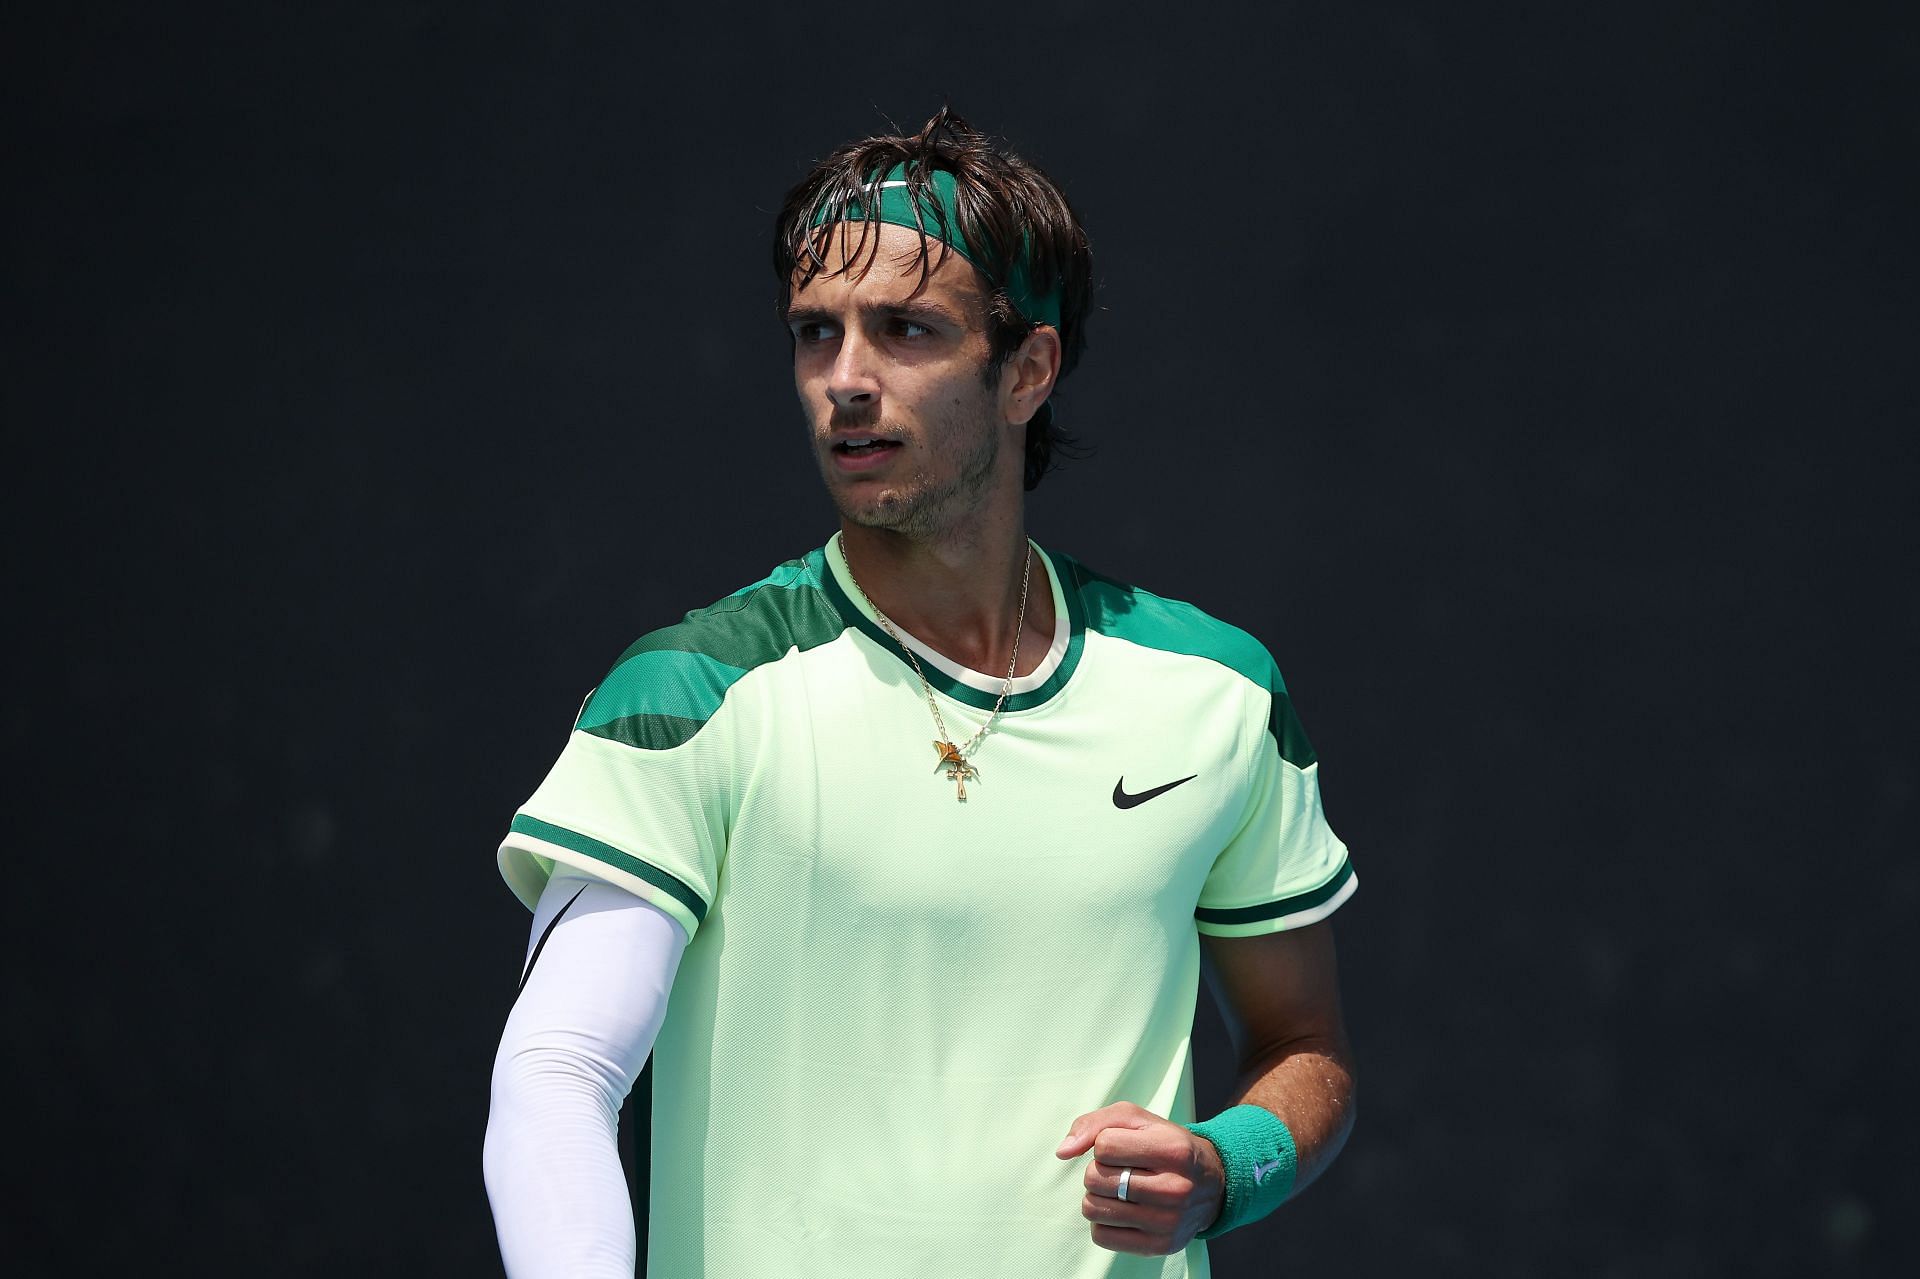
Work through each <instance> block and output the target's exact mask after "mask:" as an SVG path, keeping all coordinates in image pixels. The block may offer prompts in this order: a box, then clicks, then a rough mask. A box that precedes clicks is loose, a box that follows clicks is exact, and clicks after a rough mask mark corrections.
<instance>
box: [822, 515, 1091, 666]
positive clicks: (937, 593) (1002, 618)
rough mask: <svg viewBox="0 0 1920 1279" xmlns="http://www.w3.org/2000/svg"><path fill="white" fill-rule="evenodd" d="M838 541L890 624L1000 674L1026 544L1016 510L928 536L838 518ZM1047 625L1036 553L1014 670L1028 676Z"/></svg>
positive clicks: (1039, 656) (1044, 644) (1043, 577)
mask: <svg viewBox="0 0 1920 1279" xmlns="http://www.w3.org/2000/svg"><path fill="white" fill-rule="evenodd" d="M840 546H841V549H842V550H843V551H844V552H845V553H846V557H847V563H848V565H849V566H851V567H852V569H853V574H854V576H855V577H856V578H858V579H859V582H860V587H861V589H862V590H864V591H865V592H866V593H867V598H868V599H869V600H871V601H872V602H873V606H874V607H875V608H877V609H879V610H880V611H881V612H882V613H885V614H886V615H887V616H888V617H889V618H890V619H892V621H893V624H894V625H895V626H898V627H900V628H901V629H903V630H906V631H908V632H910V633H912V635H913V637H914V638H915V639H917V640H919V641H921V642H922V643H924V644H926V645H928V646H929V647H931V648H933V649H934V651H936V652H938V653H940V654H941V655H942V656H944V657H946V658H948V659H950V660H952V661H955V662H958V663H960V664H961V665H962V666H966V667H969V668H970V669H972V670H976V671H979V672H981V673H982V674H985V675H992V676H1001V675H1005V674H1006V673H1007V662H1008V660H1009V658H1010V657H1011V655H1012V653H1013V638H1014V637H1013V631H1014V622H1015V619H1016V618H1018V617H1019V615H1020V575H1021V571H1022V569H1023V568H1024V567H1025V556H1026V554H1027V549H1028V548H1027V535H1026V529H1025V525H1024V523H1023V521H1022V520H1021V519H1020V518H1019V516H1018V514H1017V513H1016V514H1015V516H1014V517H1013V518H1011V519H1008V520H1004V521H993V522H986V523H982V524H976V525H974V526H973V527H971V528H969V529H968V530H967V531H966V533H965V534H963V535H957V536H949V537H946V538H942V539H937V540H930V541H922V540H919V539H915V538H912V537H909V536H907V535H906V534H903V533H898V532H895V531H893V530H891V529H877V528H868V527H865V526H862V525H858V524H852V523H849V522H847V521H845V520H843V521H841V525H840ZM1053 627H1054V609H1053V588H1052V587H1051V586H1050V585H1049V584H1048V580H1047V570H1046V568H1045V566H1044V565H1043V564H1042V563H1041V562H1040V557H1039V556H1038V555H1037V554H1036V555H1035V556H1034V563H1033V565H1032V568H1031V572H1030V574H1029V584H1028V588H1027V607H1026V623H1025V626H1024V627H1023V628H1022V633H1021V637H1020V660H1019V664H1018V666H1017V667H1016V668H1015V671H1014V673H1015V674H1016V675H1025V674H1028V673H1029V672H1031V671H1032V670H1033V669H1034V668H1035V667H1037V666H1038V665H1039V664H1040V662H1041V661H1042V660H1043V659H1044V658H1045V657H1046V654H1047V649H1048V646H1049V645H1050V644H1051V643H1052V642H1053Z"/></svg>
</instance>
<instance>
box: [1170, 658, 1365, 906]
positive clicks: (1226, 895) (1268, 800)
mask: <svg viewBox="0 0 1920 1279" xmlns="http://www.w3.org/2000/svg"><path fill="white" fill-rule="evenodd" d="M1274 682H1275V684H1276V685H1277V686H1278V679H1277V678H1276V679H1275V681H1274ZM1272 697H1273V704H1272V706H1271V709H1270V712H1269V713H1268V714H1266V715H1263V716H1262V719H1264V720H1265V721H1266V722H1265V723H1263V724H1261V725H1260V726H1259V728H1258V730H1257V731H1258V734H1259V736H1258V738H1257V739H1256V742H1255V745H1254V748H1253V754H1254V759H1253V766H1252V771H1251V777H1250V780H1249V784H1248V790H1247V808H1246V813H1245V815H1244V817H1243V818H1242V820H1241V823H1240V826H1239V828H1238V829H1237V830H1236V831H1235V832H1234V836H1233V839H1232V840H1231V841H1230V842H1229V843H1228V844H1227V846H1226V848H1224V849H1223V850H1221V852H1220V855H1219V856H1218V857H1217V858H1215V859H1214V863H1213V869H1212V871H1211V872H1210V873H1209V874H1208V876H1207V880H1206V883H1205V884H1204V885H1203V886H1202V887H1201V890H1200V901H1199V905H1198V907H1197V908H1196V909H1195V911H1194V923H1195V926H1196V927H1198V928H1199V930H1200V931H1201V932H1202V933H1205V934H1208V935H1209V936H1214V937H1253V936H1258V935H1260V934H1262V933H1277V932H1281V931H1283V930H1285V929H1289V928H1303V927H1305V926H1306V925H1308V924H1312V923H1317V922H1319V921H1320V920H1322V919H1325V918H1326V917H1327V916H1329V915H1331V914H1333V912H1334V911H1336V910H1338V909H1339V908H1340V906H1341V904H1342V903H1343V902H1345V901H1346V900H1347V898H1349V897H1351V896H1353V893H1354V889H1355V888H1356V887H1358V884H1359V881H1358V879H1356V878H1355V876H1354V873H1353V865H1352V863H1351V862H1350V861H1349V860H1348V858H1347V846H1346V845H1345V844H1343V843H1341V842H1340V839H1339V837H1338V836H1337V835H1335V834H1334V833H1333V828H1332V827H1330V826H1329V825H1328V824H1327V818H1326V814H1325V813H1324V812H1322V811H1321V807H1320V764H1319V761H1318V759H1317V758H1315V756H1314V754H1313V750H1312V747H1311V746H1308V745H1307V744H1306V735H1305V734H1304V733H1303V732H1301V731H1300V727H1299V723H1298V721H1297V720H1296V719H1295V718H1294V716H1293V709H1292V706H1291V704H1290V702H1289V700H1288V698H1287V695H1286V692H1285V689H1284V686H1278V687H1276V689H1275V691H1274V692H1273V694H1272Z"/></svg>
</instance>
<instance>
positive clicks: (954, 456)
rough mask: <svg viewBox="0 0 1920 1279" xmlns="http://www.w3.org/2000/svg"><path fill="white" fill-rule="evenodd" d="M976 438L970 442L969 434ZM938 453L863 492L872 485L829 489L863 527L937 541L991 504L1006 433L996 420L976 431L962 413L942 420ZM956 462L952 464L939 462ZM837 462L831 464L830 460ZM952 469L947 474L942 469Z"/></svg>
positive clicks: (935, 438) (935, 443) (935, 445)
mask: <svg viewBox="0 0 1920 1279" xmlns="http://www.w3.org/2000/svg"><path fill="white" fill-rule="evenodd" d="M970 435H972V436H973V438H972V440H971V442H969V440H968V437H969V436H970ZM929 448H930V451H931V452H932V453H933V456H931V457H929V458H928V459H927V461H926V462H925V463H923V464H922V466H921V467H920V468H919V469H918V470H916V471H914V472H913V473H912V474H910V475H906V476H903V477H901V478H900V479H898V480H897V481H895V482H893V483H890V484H888V485H886V486H884V487H882V488H880V489H879V491H878V492H875V493H872V495H871V496H862V495H861V490H862V489H864V488H866V486H864V485H862V486H858V487H854V486H839V485H835V484H833V482H832V479H831V478H830V479H829V481H828V489H829V492H831V493H832V495H833V503H834V505H835V506H836V507H838V508H839V510H840V515H841V517H842V518H843V519H845V520H846V521H847V522H848V523H850V524H857V525H859V526H860V527H862V528H873V529H886V530H888V531H890V532H894V533H899V534H901V535H902V536H904V537H908V538H911V539H912V540H914V541H916V542H924V541H937V540H941V539H943V538H944V537H946V536H947V535H948V534H950V533H951V532H953V531H954V530H955V529H957V528H959V527H961V526H963V525H965V524H966V523H967V522H968V521H969V519H970V518H971V517H972V516H973V515H974V514H976V513H977V512H978V511H980V510H981V509H982V508H983V507H985V506H986V504H987V501H988V498H989V495H990V494H991V492H992V489H993V474H994V471H995V470H996V469H997V467H998V464H999V461H1000V432H999V431H998V430H996V429H994V428H993V427H992V426H991V425H989V426H987V427H986V429H984V430H980V431H979V432H978V434H977V435H975V434H974V433H973V431H972V430H970V429H969V428H968V427H967V426H966V425H965V424H964V423H963V422H962V421H961V420H960V419H959V417H958V415H956V416H955V417H950V418H947V419H945V420H944V421H942V422H940V423H939V424H937V425H936V426H935V428H934V430H933V431H932V432H931V439H930V442H929ZM946 460H950V461H951V466H950V467H941V466H939V465H938V463H939V462H941V461H946ZM829 465H831V463H829ZM941 470H946V471H947V472H948V474H947V475H946V477H945V478H944V479H941V478H939V477H938V472H939V471H941Z"/></svg>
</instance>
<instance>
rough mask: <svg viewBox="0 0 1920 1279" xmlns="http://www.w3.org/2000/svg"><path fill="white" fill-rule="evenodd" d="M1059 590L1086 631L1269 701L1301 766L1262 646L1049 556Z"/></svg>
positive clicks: (1272, 722)
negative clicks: (1199, 666)
mask: <svg viewBox="0 0 1920 1279" xmlns="http://www.w3.org/2000/svg"><path fill="white" fill-rule="evenodd" d="M1053 558H1054V561H1055V562H1056V563H1058V564H1059V565H1060V566H1061V570H1062V574H1061V575H1062V577H1063V578H1064V579H1065V580H1064V581H1063V583H1062V586H1063V588H1064V589H1066V590H1069V591H1072V592H1074V593H1075V594H1076V596H1077V598H1078V601H1079V606H1080V608H1081V610H1082V613H1083V615H1084V617H1085V619H1086V628H1087V629H1088V630H1089V631H1093V632H1095V633H1097V634H1100V635H1105V636H1107V637H1108V638H1110V639H1117V640H1123V641H1125V642H1127V643H1130V644H1137V645H1139V646H1141V647H1143V648H1151V649H1156V650H1158V651H1160V652H1163V653H1172V654H1177V655H1181V656H1186V657H1193V658H1197V659H1199V660H1202V661H1208V662H1212V663H1215V664H1216V665H1218V666H1220V667H1222V668H1224V669H1225V670H1228V671H1231V672H1233V673H1234V674H1235V675H1237V676H1239V677H1240V679H1241V680H1243V681H1244V682H1245V683H1246V684H1247V685H1250V686H1252V687H1253V688H1255V689H1257V690H1259V691H1260V692H1261V693H1264V694H1266V695H1267V697H1269V698H1270V699H1271V706H1270V708H1269V716H1270V718H1269V728H1270V729H1271V731H1272V733H1273V736H1274V739H1275V740H1276V742H1277V743H1278V744H1279V746H1280V753H1281V755H1282V756H1283V757H1284V758H1286V759H1287V760H1288V761H1289V762H1292V763H1294V764H1296V765H1298V766H1300V767H1305V766H1306V765H1307V764H1309V763H1311V762H1312V760H1313V747H1312V746H1311V745H1309V744H1308V742H1307V737H1306V733H1305V732H1304V731H1302V729H1301V728H1300V723H1299V720H1298V719H1297V718H1296V717H1295V716H1294V713H1293V705H1292V700H1291V699H1290V698H1289V697H1288V696H1287V685H1286V681H1285V680H1284V679H1282V678H1281V675H1280V667H1279V665H1278V664H1277V663H1276V662H1275V661H1274V660H1273V654H1272V653H1270V652H1269V651H1268V650H1267V646H1266V645H1265V644H1262V643H1261V642H1260V641H1259V640H1258V639H1255V638H1254V637H1253V636H1252V635H1250V634H1248V633H1247V632H1246V631H1243V630H1241V629H1240V628H1239V627H1238V626H1235V625H1233V624H1232V623H1231V622H1223V621H1221V620H1220V619H1219V618H1217V617H1214V616H1213V615H1212V614H1210V613H1208V612H1206V611H1205V610H1203V609H1201V608H1200V607H1198V606H1197V605H1194V604H1189V603H1187V602H1186V601H1185V600H1176V599H1169V598H1167V597H1166V596H1163V595H1156V594H1154V593H1153V592H1152V591H1149V590H1145V589H1143V588H1141V587H1138V586H1135V585H1133V584H1132V583H1130V582H1124V581H1121V580H1120V579H1118V578H1114V577H1109V576H1108V575H1106V574H1104V573H1101V572H1099V571H1097V570H1095V569H1092V568H1089V567H1088V566H1087V565H1085V564H1083V563H1081V562H1080V561H1079V560H1076V559H1074V558H1073V557H1072V556H1068V555H1060V554H1054V556H1053Z"/></svg>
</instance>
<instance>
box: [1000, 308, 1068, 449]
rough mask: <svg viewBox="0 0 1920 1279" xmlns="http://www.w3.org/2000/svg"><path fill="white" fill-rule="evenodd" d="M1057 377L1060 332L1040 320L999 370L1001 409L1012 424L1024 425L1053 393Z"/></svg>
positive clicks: (1058, 375) (1058, 373) (1058, 372)
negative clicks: (1040, 322)
mask: <svg viewBox="0 0 1920 1279" xmlns="http://www.w3.org/2000/svg"><path fill="white" fill-rule="evenodd" d="M1059 377H1060V334H1059V332H1058V331H1057V330H1056V329H1054V328H1053V326H1052V325H1048V324H1042V325H1040V326H1038V327H1037V328H1035V329H1034V331H1033V332H1031V333H1029V334H1027V337H1026V340H1025V341H1024V342H1022V343H1021V344H1020V349H1019V350H1018V351H1015V352H1014V353H1013V355H1012V356H1011V357H1009V358H1008V360H1007V363H1006V367H1005V368H1004V369H1003V370H1002V371H1001V374H1000V411H1001V412H1002V413H1003V414H1004V415H1005V417H1006V419H1007V422H1008V424H1009V425H1012V426H1025V425H1026V424H1027V423H1028V422H1029V421H1031V420H1032V419H1033V415H1034V414H1035V413H1038V412H1039V411H1040V406H1041V405H1042V404H1045V403H1046V402H1047V397H1048V396H1049V395H1052V394H1053V384H1054V382H1056V381H1057V380H1058V379H1059Z"/></svg>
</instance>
